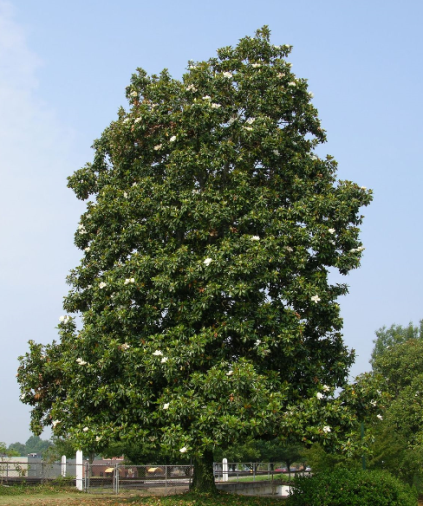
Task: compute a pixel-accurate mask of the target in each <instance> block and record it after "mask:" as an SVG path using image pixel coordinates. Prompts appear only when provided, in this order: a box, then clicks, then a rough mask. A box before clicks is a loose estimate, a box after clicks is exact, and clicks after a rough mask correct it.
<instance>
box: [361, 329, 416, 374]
mask: <svg viewBox="0 0 423 506" xmlns="http://www.w3.org/2000/svg"><path fill="white" fill-rule="evenodd" d="M422 337H423V320H421V321H420V324H419V326H418V327H417V326H414V325H413V324H412V323H409V324H408V326H407V327H403V326H402V325H395V324H394V325H391V326H390V327H389V328H386V327H382V328H380V329H379V330H376V339H375V340H374V341H373V342H374V344H375V346H374V348H373V351H372V358H371V360H370V363H371V364H372V365H374V364H376V363H377V362H378V359H379V358H380V357H381V356H382V355H383V354H384V353H385V352H386V351H388V350H390V349H391V348H392V347H393V346H395V345H397V344H401V343H405V342H406V341H409V340H410V339H421V338H422ZM376 367H377V366H376Z"/></svg>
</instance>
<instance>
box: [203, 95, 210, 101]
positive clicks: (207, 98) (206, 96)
mask: <svg viewBox="0 0 423 506" xmlns="http://www.w3.org/2000/svg"><path fill="white" fill-rule="evenodd" d="M203 100H211V97H210V96H209V95H204V97H203Z"/></svg>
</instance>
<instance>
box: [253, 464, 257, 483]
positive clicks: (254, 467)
mask: <svg viewBox="0 0 423 506" xmlns="http://www.w3.org/2000/svg"><path fill="white" fill-rule="evenodd" d="M253 469H254V472H253V481H256V463H255V462H253Z"/></svg>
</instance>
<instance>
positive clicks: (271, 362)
mask: <svg viewBox="0 0 423 506" xmlns="http://www.w3.org/2000/svg"><path fill="white" fill-rule="evenodd" d="M269 38H270V32H269V29H268V28H267V27H263V28H262V29H261V30H259V31H258V32H257V34H256V36H255V37H245V38H243V39H241V40H240V42H239V44H238V45H237V46H236V47H224V48H221V49H219V50H218V52H217V56H216V57H214V58H211V59H209V60H208V61H201V62H197V63H194V62H190V63H189V66H188V69H187V72H186V73H185V74H184V75H183V77H182V80H176V79H173V78H172V77H171V76H170V75H169V73H168V72H167V71H166V70H164V71H163V72H162V73H161V74H160V75H159V76H157V75H152V76H148V75H147V73H146V72H145V71H144V70H142V69H138V73H137V74H136V75H134V76H133V77H132V80H131V84H130V86H128V88H127V98H128V100H129V110H128V111H125V110H124V109H121V110H120V111H119V115H118V118H117V119H116V120H115V121H113V122H112V123H111V125H110V126H109V127H108V128H107V129H106V130H105V131H104V132H103V134H102V135H101V137H100V138H99V139H98V140H96V141H95V143H94V149H95V154H94V161H93V163H89V164H87V165H86V166H85V167H84V168H82V169H81V170H78V171H76V172H75V174H74V175H73V176H72V177H70V178H69V186H70V188H72V189H73V191H74V192H75V194H76V196H77V197H78V198H79V199H82V200H85V201H86V202H87V207H86V212H84V214H83V215H82V216H81V222H80V224H79V226H78V230H77V232H76V234H75V243H76V245H77V246H78V247H79V248H80V249H81V251H83V259H82V261H81V264H80V265H79V266H78V267H77V268H76V269H74V270H73V271H72V272H71V274H70V275H69V277H68V282H69V284H70V285H71V290H70V292H69V294H68V296H67V297H66V298H65V303H64V308H65V310H66V311H67V312H68V313H69V314H70V316H69V315H66V316H63V317H62V318H61V323H60V325H59V333H60V342H59V343H55V342H54V343H53V344H51V345H47V346H43V345H40V344H36V343H34V342H30V352H29V353H28V354H27V355H26V356H25V357H22V358H21V366H20V369H19V374H18V381H19V383H20V385H21V390H22V393H21V396H22V400H23V402H25V403H27V404H29V405H31V406H32V407H33V410H32V422H31V423H32V425H31V426H32V430H33V431H34V432H35V433H36V434H40V433H41V430H42V427H44V426H49V425H52V426H53V431H54V433H55V434H57V435H61V436H64V435H66V436H68V437H69V438H71V439H72V440H73V441H74V444H75V446H80V447H81V448H90V449H93V448H97V451H102V449H103V448H106V447H108V446H109V445H110V444H111V443H112V442H114V441H115V442H118V441H122V442H128V443H129V444H137V445H143V447H144V450H143V451H144V452H150V451H152V450H155V449H159V448H163V449H164V450H165V451H168V452H172V453H173V454H174V455H179V456H182V457H184V456H185V457H186V458H187V460H188V459H192V460H193V462H194V463H195V475H194V479H193V482H192V488H193V489H195V490H199V491H209V492H214V491H215V484H214V478H213V469H212V462H213V452H214V451H215V449H216V448H227V447H229V446H231V445H234V444H235V443H236V442H238V441H239V442H242V441H245V439H246V438H247V437H248V436H250V435H251V436H253V437H267V438H269V437H273V436H276V435H280V437H281V438H283V437H291V436H295V437H298V438H301V439H304V441H305V442H307V441H312V440H321V441H322V442H324V444H327V445H334V446H337V447H338V448H339V449H340V450H341V451H349V449H348V447H347V446H345V445H344V444H343V438H342V437H339V436H342V434H344V433H345V431H349V430H350V429H351V427H353V426H354V422H355V419H356V416H357V408H359V407H360V405H361V404H362V401H360V402H357V391H356V390H354V389H347V390H346V391H345V392H344V396H342V395H341V396H340V397H337V398H335V397H334V396H333V395H332V394H333V392H334V391H335V389H337V388H342V387H344V386H345V385H346V381H347V377H348V368H349V366H350V365H351V363H352V362H353V353H351V352H350V351H349V350H348V349H347V348H346V346H345V344H344V342H343V340H342V334H341V329H342V319H341V317H340V307H339V304H338V298H339V297H340V296H342V295H344V294H346V293H347V285H345V284H341V283H331V281H330V279H331V273H332V272H333V270H336V271H338V272H340V273H341V274H343V275H346V274H348V272H350V271H351V270H352V269H355V268H357V267H358V266H359V265H360V260H361V255H362V251H363V250H364V247H363V245H362V243H361V241H360V238H359V234H360V225H361V222H362V218H363V217H362V215H361V211H360V208H361V207H362V206H366V205H368V204H369V203H370V201H371V200H372V194H371V191H369V190H367V189H366V188H365V187H360V186H359V185H358V184H356V183H354V182H351V181H339V180H338V177H337V164H336V162H335V160H334V159H333V158H332V157H331V156H327V157H325V158H320V157H319V156H317V155H316V153H315V148H316V147H317V146H318V145H319V144H321V143H323V142H325V140H326V136H325V132H324V130H323V129H322V128H321V125H320V121H319V119H318V116H317V110H316V109H315V108H314V106H313V105H312V103H311V98H312V94H310V93H309V90H308V85H307V81H306V79H302V78H298V77H297V76H296V75H295V74H294V73H293V72H292V70H291V64H290V63H289V62H288V61H287V60H286V58H287V57H288V55H289V53H290V51H291V48H290V46H287V45H283V46H276V45H272V44H271V43H270V41H269ZM78 313H79V314H80V315H81V320H82V329H77V326H76V319H75V317H74V316H72V315H75V314H78ZM353 392H354V394H353ZM90 451H91V450H90Z"/></svg>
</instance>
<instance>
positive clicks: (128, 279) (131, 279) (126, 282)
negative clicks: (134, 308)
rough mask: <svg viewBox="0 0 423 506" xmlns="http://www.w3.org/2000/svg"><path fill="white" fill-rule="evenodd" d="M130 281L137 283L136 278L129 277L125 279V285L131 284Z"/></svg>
mask: <svg viewBox="0 0 423 506" xmlns="http://www.w3.org/2000/svg"><path fill="white" fill-rule="evenodd" d="M129 283H135V278H127V279H125V283H124V284H125V285H129Z"/></svg>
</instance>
